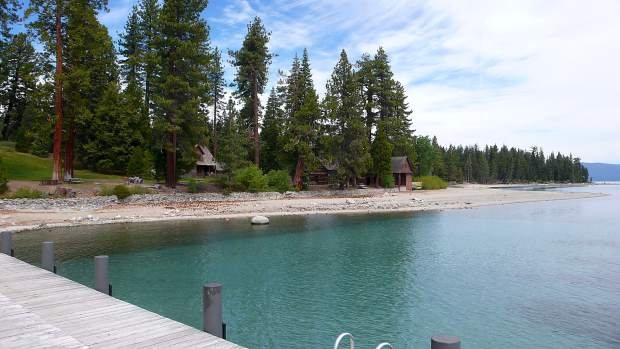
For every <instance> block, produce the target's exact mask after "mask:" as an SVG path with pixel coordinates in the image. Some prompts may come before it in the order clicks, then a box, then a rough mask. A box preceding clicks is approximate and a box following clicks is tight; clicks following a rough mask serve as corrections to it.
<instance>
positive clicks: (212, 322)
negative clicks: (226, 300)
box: [202, 282, 223, 338]
mask: <svg viewBox="0 0 620 349" xmlns="http://www.w3.org/2000/svg"><path fill="white" fill-rule="evenodd" d="M202 316H203V321H204V330H205V332H207V333H210V334H212V335H214V336H216V337H220V338H222V335H223V333H222V332H223V326H222V285H221V284H219V283H217V282H212V283H208V284H206V285H204V286H203V288H202Z"/></svg>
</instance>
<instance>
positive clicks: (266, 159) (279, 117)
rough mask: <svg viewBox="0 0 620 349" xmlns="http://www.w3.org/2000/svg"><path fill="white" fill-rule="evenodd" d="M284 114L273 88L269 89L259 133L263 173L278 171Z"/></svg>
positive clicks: (280, 164)
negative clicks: (261, 127)
mask: <svg viewBox="0 0 620 349" xmlns="http://www.w3.org/2000/svg"><path fill="white" fill-rule="evenodd" d="M283 123H284V112H283V110H282V103H281V101H280V98H279V97H278V95H277V93H276V90H275V88H272V89H271V93H270V94H269V98H268V99H267V107H266V108H265V118H264V121H263V129H262V131H261V146H260V147H261V152H262V155H261V159H260V160H261V166H260V167H261V168H262V169H263V171H264V172H269V171H271V170H279V169H282V168H283V164H282V160H281V159H282V148H283V147H282V143H283V140H284V139H283V136H284V127H283Z"/></svg>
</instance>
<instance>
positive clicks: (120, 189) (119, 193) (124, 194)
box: [112, 184, 131, 200]
mask: <svg viewBox="0 0 620 349" xmlns="http://www.w3.org/2000/svg"><path fill="white" fill-rule="evenodd" d="M112 193H114V195H116V197H117V198H118V199H119V200H124V199H126V198H128V197H130V196H131V192H130V191H129V188H127V186H126V185H122V184H121V185H117V186H115V187H114V189H112Z"/></svg>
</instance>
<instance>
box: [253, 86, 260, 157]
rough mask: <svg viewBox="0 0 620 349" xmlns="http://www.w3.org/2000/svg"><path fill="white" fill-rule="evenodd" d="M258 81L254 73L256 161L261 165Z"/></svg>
mask: <svg viewBox="0 0 620 349" xmlns="http://www.w3.org/2000/svg"><path fill="white" fill-rule="evenodd" d="M257 84H258V81H257V78H256V74H254V78H253V84H252V114H254V115H253V116H254V163H255V164H256V166H260V140H259V139H258V86H257Z"/></svg>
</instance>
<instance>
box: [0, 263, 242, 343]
mask: <svg viewBox="0 0 620 349" xmlns="http://www.w3.org/2000/svg"><path fill="white" fill-rule="evenodd" d="M0 348H3V349H4V348H28V349H31V348H32V349H34V348H207V349H236V348H241V347H240V346H238V345H236V344H233V343H231V342H227V341H225V340H223V339H220V338H217V337H215V336H212V335H210V334H208V333H205V332H202V331H200V330H197V329H195V328H192V327H189V326H186V325H184V324H181V323H179V322H176V321H174V320H171V319H168V318H165V317H162V316H160V315H157V314H155V313H152V312H150V311H147V310H145V309H142V308H139V307H137V306H135V305H132V304H129V303H126V302H123V301H121V300H119V299H116V298H113V297H109V296H107V295H105V294H103V293H100V292H97V291H95V290H93V289H91V288H88V287H86V286H83V285H81V284H78V283H76V282H73V281H71V280H69V279H66V278H63V277H61V276H58V275H55V274H53V273H50V272H48V271H46V270H43V269H40V268H37V267H35V266H32V265H30V264H28V263H25V262H22V261H20V260H18V259H15V258H12V257H9V256H7V255H4V254H0Z"/></svg>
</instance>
